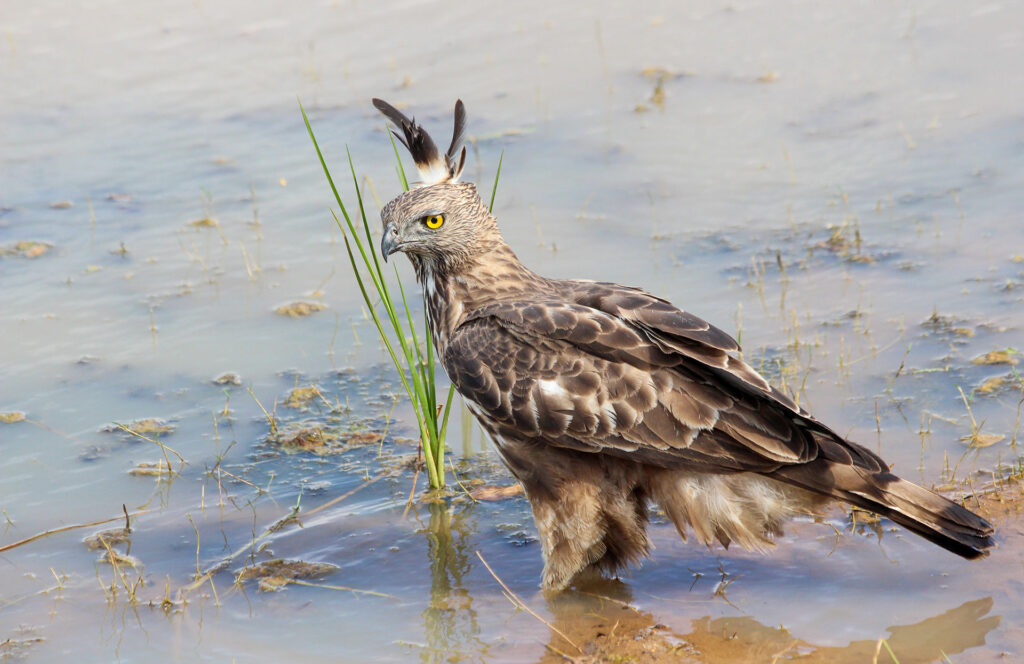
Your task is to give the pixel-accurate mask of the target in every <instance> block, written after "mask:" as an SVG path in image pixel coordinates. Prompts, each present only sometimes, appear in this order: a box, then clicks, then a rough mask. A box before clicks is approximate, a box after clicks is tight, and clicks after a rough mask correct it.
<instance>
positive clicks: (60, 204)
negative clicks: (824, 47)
mask: <svg viewBox="0 0 1024 664" xmlns="http://www.w3.org/2000/svg"><path fill="white" fill-rule="evenodd" d="M73 205H74V203H72V202H71V201H55V202H53V203H50V207H51V208H53V209H54V210H67V209H68V208H69V207H71V206H73Z"/></svg>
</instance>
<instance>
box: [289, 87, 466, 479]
mask: <svg viewBox="0 0 1024 664" xmlns="http://www.w3.org/2000/svg"><path fill="white" fill-rule="evenodd" d="M299 110H300V111H301V112H302V120H303V122H305V124H306V130H307V131H308V132H309V138H310V139H311V140H312V141H313V147H314V148H315V149H316V156H317V158H318V159H319V161H320V166H321V167H322V168H323V171H324V175H325V176H327V182H328V183H329V184H330V186H331V191H332V192H333V193H334V200H335V201H336V202H337V204H338V208H340V210H341V215H342V218H344V220H345V221H344V224H343V223H342V221H341V219H339V218H338V215H337V214H336V213H335V212H334V210H333V209H332V210H331V214H332V215H334V221H335V223H337V224H338V228H339V229H340V230H341V233H342V236H343V237H344V238H345V249H346V250H347V252H348V258H349V263H350V264H351V267H352V273H353V275H354V276H355V278H356V282H357V283H358V284H359V291H360V292H361V293H362V296H363V301H364V302H365V304H366V309H367V311H369V312H370V316H371V317H372V318H373V323H374V325H375V326H376V327H377V332H378V334H379V335H380V338H381V341H382V342H383V343H384V347H385V348H386V349H387V351H388V355H389V356H390V357H391V361H392V362H393V363H394V365H395V369H397V370H398V375H399V378H400V379H401V381H402V387H403V388H405V392H406V394H407V395H408V396H409V401H410V402H411V403H412V406H413V411H414V412H415V414H416V423H417V426H418V428H419V434H420V442H421V444H422V446H423V456H424V460H425V462H426V467H427V475H428V477H429V481H430V487H431V488H432V489H440V488H443V487H444V485H445V469H444V451H445V448H444V439H445V432H446V431H447V428H448V415H449V413H450V412H451V405H452V397H453V395H454V389H453V388H452V387H449V388H448V394H447V397H446V399H445V402H444V405H443V407H442V406H441V404H440V403H439V402H438V395H437V391H436V382H435V358H434V344H433V341H432V339H431V338H430V326H429V325H426V324H425V322H426V321H425V320H424V321H423V322H422V323H421V324H422V325H423V330H422V332H417V327H418V324H417V321H415V320H414V319H413V315H412V312H411V311H410V309H409V301H408V299H407V298H406V295H405V289H404V288H403V287H402V283H401V281H399V279H398V270H397V268H396V269H395V274H394V284H396V286H392V285H390V284H389V279H390V278H391V277H390V275H385V274H384V271H383V269H382V268H381V263H380V259H379V258H378V257H377V253H376V251H374V242H373V237H372V235H371V234H370V225H369V223H368V222H367V219H366V207H365V205H364V202H363V197H362V194H361V193H360V191H359V182H358V180H357V179H356V170H355V165H354V163H353V161H352V153H351V152H349V150H348V148H347V147H346V149H345V152H346V154H347V155H348V166H349V172H350V173H351V175H352V183H353V184H354V185H355V190H356V205H357V207H358V210H359V212H358V217H357V220H358V221H360V222H361V224H359V225H358V226H357V223H356V221H354V220H353V215H350V214H349V209H348V207H346V205H345V203H344V202H343V201H342V199H341V195H340V194H339V193H338V188H337V187H336V186H335V184H334V178H332V177H331V172H330V169H329V168H328V167H327V162H326V161H325V160H324V155H323V153H322V152H321V151H320V145H319V144H318V143H317V140H316V136H315V135H314V133H313V127H312V126H311V125H310V123H309V118H308V117H307V116H306V111H305V109H304V108H302V103H301V102H300V103H299ZM392 147H393V148H395V158H396V159H398V174H399V178H400V179H401V182H402V186H403V188H404V189H405V190H406V191H408V190H409V183H408V180H407V179H406V177H405V171H404V169H403V168H402V162H401V159H399V157H398V149H397V147H396V146H395V144H394V140H392ZM354 209H355V208H353V211H354ZM353 245H355V246H354V249H353ZM367 281H369V286H370V288H372V291H373V293H374V294H375V295H376V297H377V298H378V299H379V302H375V301H374V299H373V298H372V297H371V292H370V290H369V289H368V288H367ZM396 289H397V297H396ZM378 307H380V308H383V310H384V312H383V316H381V314H380V313H378ZM425 311H426V308H424V312H425ZM424 315H426V314H425V313H424ZM420 339H422V340H423V343H420Z"/></svg>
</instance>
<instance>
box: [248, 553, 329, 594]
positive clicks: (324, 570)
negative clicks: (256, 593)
mask: <svg viewBox="0 0 1024 664" xmlns="http://www.w3.org/2000/svg"><path fill="white" fill-rule="evenodd" d="M337 570H338V566H337V565H332V564H330V563H311V562H306V561H304V560H284V559H277V560H267V561H264V562H262V563H259V564H258V565H256V566H255V567H246V568H244V569H242V570H241V571H239V572H238V573H237V574H236V576H235V583H240V582H242V581H247V580H249V579H258V580H259V586H258V587H259V589H260V591H262V592H277V591H279V590H283V589H284V587H285V586H287V585H288V584H289V583H292V582H293V581H295V580H296V579H317V578H321V577H324V576H328V575H330V574H333V573H334V572H336V571H337Z"/></svg>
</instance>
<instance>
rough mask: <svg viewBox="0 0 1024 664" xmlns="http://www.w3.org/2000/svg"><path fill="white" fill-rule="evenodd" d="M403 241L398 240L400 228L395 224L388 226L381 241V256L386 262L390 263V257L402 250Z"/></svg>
mask: <svg viewBox="0 0 1024 664" xmlns="http://www.w3.org/2000/svg"><path fill="white" fill-rule="evenodd" d="M401 244H402V243H401V241H400V240H399V239H398V228H397V227H396V226H395V225H394V224H388V225H387V226H386V227H385V228H384V237H382V238H381V239H380V254H381V256H383V257H384V262H385V263H387V262H388V256H390V255H391V254H393V253H395V252H396V251H398V250H399V249H401Z"/></svg>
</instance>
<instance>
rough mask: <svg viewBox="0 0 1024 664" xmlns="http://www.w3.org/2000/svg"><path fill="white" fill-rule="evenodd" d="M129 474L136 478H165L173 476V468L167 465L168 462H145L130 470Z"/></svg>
mask: <svg viewBox="0 0 1024 664" xmlns="http://www.w3.org/2000/svg"><path fill="white" fill-rule="evenodd" d="M128 474H129V475H134V476H135V477H163V476H164V475H170V474H171V467H170V466H168V465H167V462H166V461H156V462H149V461H143V462H142V463H140V464H139V465H137V466H135V467H134V468H132V469H131V470H129V471H128Z"/></svg>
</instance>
